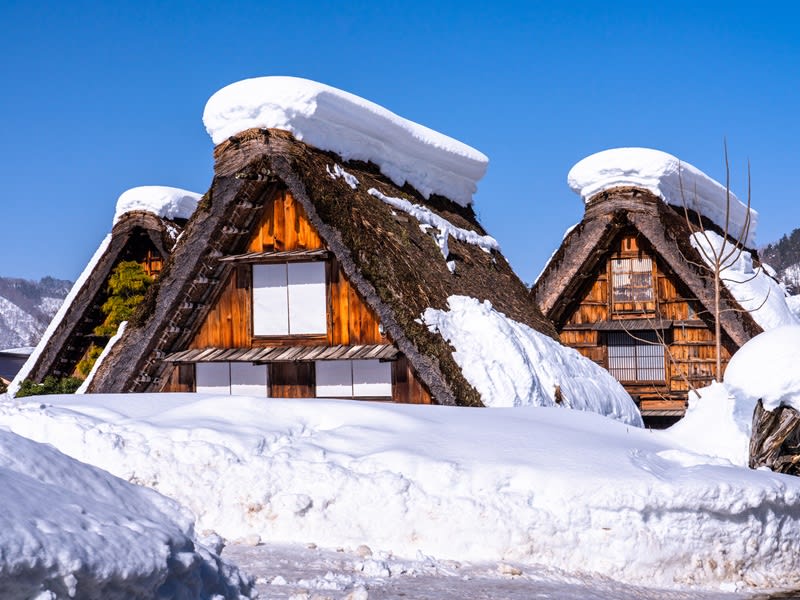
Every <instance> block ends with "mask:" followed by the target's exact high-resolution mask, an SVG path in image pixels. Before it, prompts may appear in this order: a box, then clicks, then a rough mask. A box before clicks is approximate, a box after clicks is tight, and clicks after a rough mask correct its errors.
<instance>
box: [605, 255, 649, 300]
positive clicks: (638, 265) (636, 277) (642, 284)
mask: <svg viewBox="0 0 800 600" xmlns="http://www.w3.org/2000/svg"><path fill="white" fill-rule="evenodd" d="M611 293H612V299H613V301H614V302H653V299H654V297H655V294H654V293H653V261H652V260H651V259H650V257H648V256H644V257H641V258H612V259H611Z"/></svg>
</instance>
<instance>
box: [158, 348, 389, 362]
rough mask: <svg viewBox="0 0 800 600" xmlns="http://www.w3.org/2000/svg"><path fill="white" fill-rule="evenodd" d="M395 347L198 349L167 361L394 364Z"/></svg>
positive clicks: (171, 357)
mask: <svg viewBox="0 0 800 600" xmlns="http://www.w3.org/2000/svg"><path fill="white" fill-rule="evenodd" d="M397 355H398V350H397V348H395V347H394V346H392V345H391V344H364V345H358V346H345V345H338V346H279V347H272V348H196V349H191V350H183V351H182V352H175V353H174V354H170V355H169V356H167V357H166V358H165V360H166V361H167V362H172V363H197V362H309V361H315V360H376V359H377V360H394V359H396V358H397Z"/></svg>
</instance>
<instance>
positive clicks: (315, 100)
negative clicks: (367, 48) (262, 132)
mask: <svg viewBox="0 0 800 600" xmlns="http://www.w3.org/2000/svg"><path fill="white" fill-rule="evenodd" d="M203 123H204V124H205V127H206V131H208V134H209V135H210V136H211V139H212V140H213V142H214V143H215V144H220V143H222V142H224V141H225V140H226V139H228V138H229V137H231V136H233V135H236V134H237V133H240V132H242V131H244V130H246V129H250V128H251V127H263V128H270V129H283V130H286V131H289V132H291V133H292V134H293V135H294V136H295V137H296V138H297V139H299V140H303V141H305V142H307V143H308V144H311V145H312V146H316V147H317V148H321V149H323V150H330V151H332V152H335V153H336V154H338V155H339V156H341V157H342V158H343V159H344V160H363V161H371V162H373V163H375V164H376V165H378V167H379V168H380V170H381V173H383V174H384V175H386V176H387V177H388V178H389V179H391V180H392V181H393V182H394V183H396V184H397V185H398V186H400V187H402V186H403V185H404V184H405V183H406V182H408V183H410V184H411V185H412V186H413V187H414V188H415V189H417V190H418V191H419V192H420V193H421V194H422V195H423V196H425V197H426V198H427V197H429V196H430V195H431V194H441V195H442V196H446V197H447V198H449V199H450V200H453V201H454V202H458V203H459V204H462V205H464V206H466V205H468V204H471V203H472V195H473V194H474V193H475V191H476V190H477V182H478V180H479V179H481V177H483V175H484V174H485V173H486V167H487V165H488V163H489V159H488V158H487V157H486V156H485V155H484V154H482V153H480V152H478V151H477V150H475V149H474V148H471V147H469V146H467V145H466V144H463V143H461V142H459V141H458V140H455V139H453V138H451V137H448V136H446V135H444V134H441V133H438V132H436V131H433V130H432V129H428V128H427V127H424V126H422V125H419V124H417V123H414V122H412V121H409V120H407V119H404V118H402V117H400V116H398V115H396V114H394V113H393V112H391V111H389V110H387V109H385V108H383V107H382V106H379V105H377V104H375V103H373V102H370V101H369V100H365V99H363V98H360V97H358V96H355V95H354V94H350V93H348V92H345V91H342V90H339V89H336V88H334V87H331V86H328V85H325V84H322V83H317V82H315V81H309V80H308V79H301V78H298V77H257V78H254V79H245V80H243V81H239V82H236V83H232V84H231V85H228V86H226V87H224V88H222V89H221V90H219V91H218V92H216V93H215V94H214V95H213V96H211V98H209V100H208V103H207V104H206V107H205V111H204V112H203Z"/></svg>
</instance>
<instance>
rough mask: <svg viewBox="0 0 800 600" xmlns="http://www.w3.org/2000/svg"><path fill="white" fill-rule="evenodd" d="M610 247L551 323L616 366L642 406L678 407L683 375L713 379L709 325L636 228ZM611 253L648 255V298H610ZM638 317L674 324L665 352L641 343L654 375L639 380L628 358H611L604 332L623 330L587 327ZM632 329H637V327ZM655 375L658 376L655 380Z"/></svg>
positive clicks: (725, 355) (696, 381) (565, 339)
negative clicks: (557, 321)
mask: <svg viewBox="0 0 800 600" xmlns="http://www.w3.org/2000/svg"><path fill="white" fill-rule="evenodd" d="M612 248H613V250H612V252H611V253H609V254H608V255H607V256H606V257H604V259H603V260H601V261H600V263H599V264H598V266H597V268H596V269H595V271H594V272H593V273H591V274H590V277H589V280H588V282H587V284H586V285H585V287H584V289H583V292H582V294H581V296H580V297H579V298H578V299H577V300H576V301H575V304H574V308H573V309H571V312H570V314H569V315H568V317H567V318H566V320H565V322H564V323H563V324H556V325H557V327H558V328H559V330H560V338H561V341H562V343H563V344H565V345H567V346H570V347H572V348H575V349H576V350H578V351H579V352H580V353H581V354H583V355H584V356H586V357H587V358H589V359H591V360H593V361H595V362H596V363H598V364H599V365H602V366H604V367H606V368H607V369H609V370H610V371H612V372H614V371H616V375H618V378H620V379H623V381H622V383H623V385H624V387H625V388H626V389H627V390H628V392H629V393H631V394H632V395H633V396H635V397H636V398H638V399H639V401H640V405H641V407H642V408H643V409H648V408H651V409H674V408H679V409H680V408H683V407H685V404H686V399H687V392H688V389H689V388H688V385H687V383H686V380H688V381H689V382H691V384H692V385H694V386H696V387H702V386H704V385H708V383H710V382H711V381H712V380H713V372H714V334H713V331H712V330H711V329H710V328H709V327H708V326H707V325H706V324H705V322H704V321H702V320H701V319H700V318H699V316H698V314H697V312H698V311H699V310H700V306H699V304H698V303H697V301H696V300H695V299H694V298H689V297H686V296H684V295H682V294H681V292H680V291H679V290H680V289H682V288H685V286H681V285H680V283H679V282H678V281H677V280H675V279H674V278H673V276H672V275H671V274H670V273H668V272H666V271H664V269H663V268H662V266H661V265H660V264H659V262H658V260H657V258H656V254H655V253H654V252H653V251H652V249H650V248H648V247H647V245H646V244H643V243H642V242H641V241H640V239H639V238H638V237H637V236H636V235H635V233H629V234H625V235H622V236H620V238H618V240H617V241H616V242H615V244H614V245H613V246H612ZM615 258H636V259H640V258H650V259H652V269H653V272H652V278H653V282H654V292H655V294H654V297H653V299H652V301H639V302H615V301H614V298H613V294H612V293H611V288H612V285H611V283H612V282H613V271H612V265H611V261H612V259H615ZM642 319H649V320H650V321H651V322H652V323H653V324H654V325H655V323H656V322H657V321H658V320H661V319H663V320H668V321H672V322H673V326H672V327H671V328H670V329H669V330H668V331H665V333H664V340H665V342H666V350H667V352H665V351H664V349H663V348H661V347H659V348H657V349H654V350H651V351H650V352H649V353H648V352H647V350H646V349H644V348H643V349H642V352H644V353H645V354H648V357H649V358H647V359H646V360H645V362H647V364H648V366H649V368H648V369H646V371H647V374H649V375H651V376H653V381H649V382H643V381H642V379H643V377H639V376H638V374H635V373H633V371H635V370H636V365H635V364H627V363H626V362H625V359H624V357H623V356H622V355H621V354H620V353H619V352H617V354H616V356H615V357H614V358H612V357H610V356H609V350H608V342H609V338H611V339H612V340H613V336H614V335H627V334H625V333H624V331H623V332H622V333H616V332H604V331H598V330H597V329H593V328H592V326H593V324H595V323H599V322H602V321H618V322H621V323H624V322H625V321H626V320H637V321H639V322H641V320H642ZM633 333H634V335H637V332H633ZM642 334H643V335H642V337H647V336H650V337H653V336H654V334H653V333H652V330H650V331H649V332H646V331H643V332H642ZM670 355H671V357H672V358H671V359H670ZM729 359H730V352H728V350H727V349H726V348H725V347H724V346H723V347H722V363H723V369H724V366H725V365H727V363H728V361H729ZM643 360H644V359H643ZM620 361H621V362H620ZM628 362H630V361H628ZM626 369H627V370H626ZM655 375H658V377H656V376H655ZM637 379H639V381H637ZM658 379H660V380H662V381H661V382H660V383H659V381H657V380H658Z"/></svg>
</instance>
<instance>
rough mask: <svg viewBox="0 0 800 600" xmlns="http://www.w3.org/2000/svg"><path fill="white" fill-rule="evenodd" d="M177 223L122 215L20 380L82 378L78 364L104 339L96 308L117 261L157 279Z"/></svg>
mask: <svg viewBox="0 0 800 600" xmlns="http://www.w3.org/2000/svg"><path fill="white" fill-rule="evenodd" d="M180 225H181V224H178V223H175V222H172V221H169V222H168V221H167V220H166V219H162V218H161V217H158V216H156V215H154V214H152V213H149V212H145V211H131V212H129V213H125V214H123V215H122V216H121V217H120V218H119V220H118V221H117V222H116V223H115V224H114V227H113V228H112V230H111V239H110V241H109V242H108V245H107V247H106V249H105V250H104V251H103V252H102V253H101V254H100V255H99V256H97V257H96V263H95V264H94V265H90V266H91V268H92V271H91V272H90V273H84V277H83V282H82V284H81V287H80V289H79V290H77V293H74V294H73V293H72V292H71V293H70V297H71V298H72V299H71V302H70V305H69V306H67V307H66V308H65V311H64V312H63V314H62V316H61V320H60V321H59V322H58V323H57V324H56V326H55V329H54V330H53V331H52V333H51V335H50V336H49V337H47V338H44V339H42V341H41V342H40V345H41V346H42V347H41V349H40V351H39V352H36V353H35V358H34V359H33V364H26V365H25V367H24V368H23V371H24V373H23V375H24V379H29V380H31V381H33V382H36V383H41V382H42V381H43V380H44V378H45V377H48V376H53V377H56V378H62V377H76V376H77V377H82V376H81V374H80V373H79V372H78V369H77V366H78V363H79V362H80V361H81V360H82V359H84V358H85V357H86V356H87V354H88V352H89V351H90V349H91V348H92V346H93V344H94V345H99V346H101V347H102V346H104V345H105V343H106V342H107V338H104V337H101V336H97V335H95V333H94V330H95V328H96V327H97V326H98V325H100V324H102V323H103V321H104V319H105V314H104V313H103V311H102V308H101V307H102V306H103V304H104V303H105V302H106V300H107V299H108V297H109V291H108V281H109V278H110V277H111V274H112V273H113V271H114V269H115V268H116V267H117V265H119V264H120V263H121V262H123V261H133V262H137V263H139V264H140V265H141V266H142V267H143V269H144V270H145V272H147V274H148V275H150V276H151V277H153V278H154V279H157V278H158V275H159V273H160V272H161V269H162V268H163V265H164V262H165V260H166V258H167V257H168V255H169V252H170V249H171V248H172V245H173V244H174V241H175V236H177V234H178V232H179V231H180ZM87 268H89V267H87Z"/></svg>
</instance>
